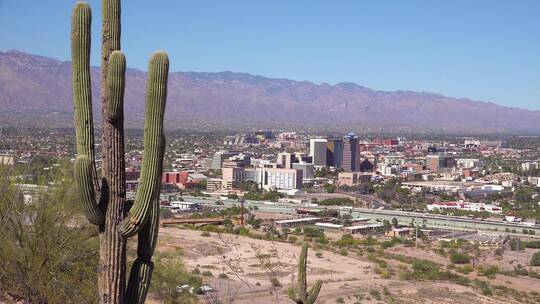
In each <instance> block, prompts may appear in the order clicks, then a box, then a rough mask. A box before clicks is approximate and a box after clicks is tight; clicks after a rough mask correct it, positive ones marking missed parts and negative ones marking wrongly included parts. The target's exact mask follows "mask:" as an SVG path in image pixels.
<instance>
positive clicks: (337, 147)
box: [326, 139, 343, 168]
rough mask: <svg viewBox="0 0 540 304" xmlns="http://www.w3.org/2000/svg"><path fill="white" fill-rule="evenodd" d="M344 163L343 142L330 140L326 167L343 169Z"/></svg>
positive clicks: (327, 146)
mask: <svg viewBox="0 0 540 304" xmlns="http://www.w3.org/2000/svg"><path fill="white" fill-rule="evenodd" d="M342 161H343V140H342V139H329V140H328V143H327V145H326V165H327V166H329V167H336V168H341V163H342Z"/></svg>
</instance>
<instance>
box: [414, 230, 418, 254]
mask: <svg viewBox="0 0 540 304" xmlns="http://www.w3.org/2000/svg"><path fill="white" fill-rule="evenodd" d="M414 227H415V229H414V232H415V234H416V237H415V247H416V248H418V225H416V224H415V225H414Z"/></svg>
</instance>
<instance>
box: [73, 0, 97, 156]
mask: <svg viewBox="0 0 540 304" xmlns="http://www.w3.org/2000/svg"><path fill="white" fill-rule="evenodd" d="M91 23H92V11H91V9H90V6H89V5H88V4H87V3H84V2H78V3H77V4H76V5H75V8H74V9H73V14H72V19H71V24H72V29H71V60H72V61H71V65H72V73H73V77H72V81H73V105H74V112H75V132H76V137H77V154H78V155H86V156H88V158H90V160H91V161H92V162H93V161H94V123H93V120H92V91H91V83H90V39H91V37H90V35H91V33H90V30H91V28H90V27H91Z"/></svg>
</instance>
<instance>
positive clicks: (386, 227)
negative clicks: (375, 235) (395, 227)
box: [383, 220, 392, 232]
mask: <svg viewBox="0 0 540 304" xmlns="http://www.w3.org/2000/svg"><path fill="white" fill-rule="evenodd" d="M390 230H392V224H390V222H389V221H388V220H383V231H384V232H388V231H390Z"/></svg>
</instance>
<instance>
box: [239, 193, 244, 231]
mask: <svg viewBox="0 0 540 304" xmlns="http://www.w3.org/2000/svg"><path fill="white" fill-rule="evenodd" d="M240 213H241V217H240V225H242V227H244V197H242V198H241V199H240Z"/></svg>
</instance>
